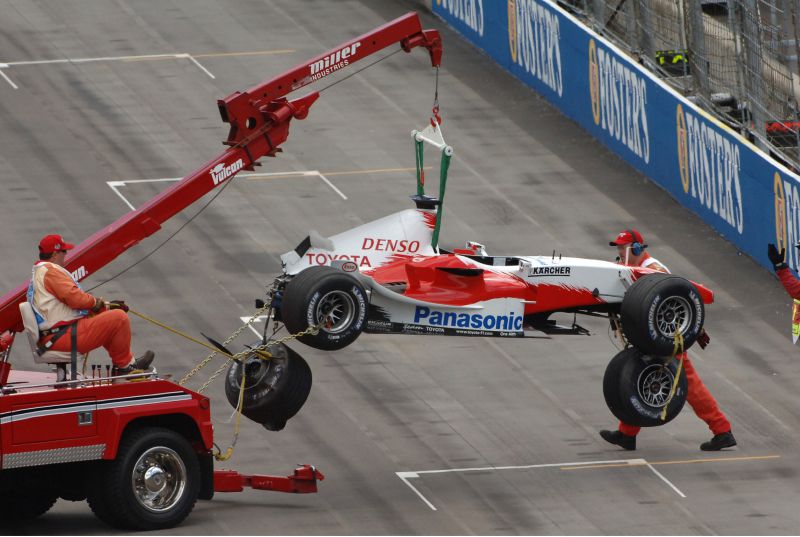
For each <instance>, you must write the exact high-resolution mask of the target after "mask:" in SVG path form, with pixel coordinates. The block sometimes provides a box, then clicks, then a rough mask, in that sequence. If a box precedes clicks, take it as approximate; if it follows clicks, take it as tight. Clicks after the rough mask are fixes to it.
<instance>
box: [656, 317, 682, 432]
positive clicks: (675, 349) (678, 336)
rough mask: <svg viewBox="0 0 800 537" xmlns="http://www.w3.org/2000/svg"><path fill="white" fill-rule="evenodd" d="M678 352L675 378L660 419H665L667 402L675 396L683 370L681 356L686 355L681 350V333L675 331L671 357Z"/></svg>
mask: <svg viewBox="0 0 800 537" xmlns="http://www.w3.org/2000/svg"><path fill="white" fill-rule="evenodd" d="M678 354H680V356H681V357H680V360H678V369H677V371H676V372H675V378H673V379H672V388H670V390H669V397H667V402H666V404H665V405H664V408H662V409H661V421H666V420H667V409H668V408H669V404H670V403H671V402H672V398H673V397H674V396H675V391H676V390H677V389H678V381H679V380H680V378H681V372H682V371H683V357H684V356H686V354H685V353H684V352H683V334H681V333H680V332H676V333H675V344H674V346H673V348H672V358H675V357H676V356H677V355H678ZM672 358H670V359H672Z"/></svg>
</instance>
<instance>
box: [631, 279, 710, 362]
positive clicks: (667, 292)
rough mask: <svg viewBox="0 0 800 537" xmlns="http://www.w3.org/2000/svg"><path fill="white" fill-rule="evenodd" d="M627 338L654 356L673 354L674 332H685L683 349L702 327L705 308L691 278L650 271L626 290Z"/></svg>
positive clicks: (689, 344) (692, 340)
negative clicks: (651, 272)
mask: <svg viewBox="0 0 800 537" xmlns="http://www.w3.org/2000/svg"><path fill="white" fill-rule="evenodd" d="M620 317H621V320H622V331H623V332H624V334H625V337H626V338H627V339H628V341H629V342H630V343H631V344H632V345H634V346H635V347H638V348H639V349H641V350H642V352H644V353H645V354H650V355H653V356H671V355H672V353H673V351H674V347H675V335H676V334H677V333H679V332H680V333H681V334H682V335H683V348H684V350H686V349H688V348H689V347H691V346H692V344H693V343H694V342H695V340H696V339H697V336H698V335H699V334H700V332H701V331H702V329H703V322H704V321H705V309H704V307H703V299H702V298H700V293H698V292H697V289H696V288H695V286H694V285H692V283H691V282H690V281H689V280H686V279H685V278H681V277H680V276H673V275H671V274H648V275H647V276H645V277H643V278H641V279H639V280H637V281H636V282H634V284H633V285H632V286H631V288H630V289H628V292H627V293H625V297H624V298H623V299H622V308H621V311H620Z"/></svg>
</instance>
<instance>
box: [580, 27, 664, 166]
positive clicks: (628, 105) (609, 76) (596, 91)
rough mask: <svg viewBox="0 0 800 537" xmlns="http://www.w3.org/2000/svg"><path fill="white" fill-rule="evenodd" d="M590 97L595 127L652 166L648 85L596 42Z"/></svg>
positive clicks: (591, 51)
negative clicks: (648, 125)
mask: <svg viewBox="0 0 800 537" xmlns="http://www.w3.org/2000/svg"><path fill="white" fill-rule="evenodd" d="M589 96H590V98H591V101H592V117H593V119H594V123H595V125H599V126H600V128H602V129H603V130H604V131H606V132H608V134H609V135H611V137H612V138H615V139H616V140H618V141H620V142H622V143H623V144H624V145H626V146H628V149H630V150H631V151H632V152H633V153H634V154H635V155H636V156H637V157H639V158H641V159H642V160H644V161H645V162H646V163H649V162H650V130H649V129H648V127H647V84H646V82H645V80H644V79H643V78H642V77H640V76H639V75H637V74H636V72H635V71H634V70H632V69H629V68H628V67H627V66H626V65H625V64H624V63H622V62H621V61H619V60H618V59H617V58H616V56H614V55H613V54H609V53H608V52H606V51H605V49H603V48H602V47H598V46H597V44H596V43H595V40H594V39H591V40H589Z"/></svg>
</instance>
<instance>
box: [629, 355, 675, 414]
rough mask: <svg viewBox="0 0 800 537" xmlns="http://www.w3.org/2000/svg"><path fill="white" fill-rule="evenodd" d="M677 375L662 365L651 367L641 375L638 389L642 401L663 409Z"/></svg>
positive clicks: (637, 385)
mask: <svg viewBox="0 0 800 537" xmlns="http://www.w3.org/2000/svg"><path fill="white" fill-rule="evenodd" d="M674 380H675V375H674V374H673V373H672V370H670V369H669V368H668V367H665V366H662V365H660V364H653V365H649V366H647V367H646V368H644V370H643V371H642V372H641V373H639V378H638V380H637V382H636V387H637V388H638V390H639V397H640V398H641V400H642V401H644V402H645V403H647V404H648V405H650V406H651V407H655V408H662V407H664V406H665V405H666V404H667V401H668V400H669V392H670V391H671V390H672V383H673V382H674Z"/></svg>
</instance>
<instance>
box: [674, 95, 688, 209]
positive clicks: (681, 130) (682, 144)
mask: <svg viewBox="0 0 800 537" xmlns="http://www.w3.org/2000/svg"><path fill="white" fill-rule="evenodd" d="M675 132H676V133H677V135H678V168H679V169H680V171H681V185H683V191H684V193H686V194H688V193H689V151H688V145H687V143H686V118H685V117H684V115H683V106H681V105H680V104H679V105H678V107H677V108H676V112H675Z"/></svg>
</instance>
